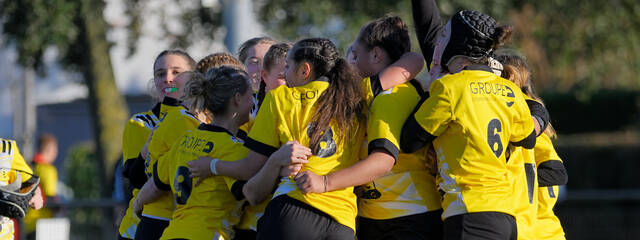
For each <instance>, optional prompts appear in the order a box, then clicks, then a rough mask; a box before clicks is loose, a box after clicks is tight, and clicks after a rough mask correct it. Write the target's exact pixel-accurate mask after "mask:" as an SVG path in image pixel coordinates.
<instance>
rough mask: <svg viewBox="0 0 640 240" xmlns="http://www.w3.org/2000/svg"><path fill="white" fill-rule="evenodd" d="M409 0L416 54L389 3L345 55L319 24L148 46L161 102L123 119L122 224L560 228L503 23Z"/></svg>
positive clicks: (312, 229)
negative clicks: (236, 44) (309, 30)
mask: <svg viewBox="0 0 640 240" xmlns="http://www.w3.org/2000/svg"><path fill="white" fill-rule="evenodd" d="M412 8H413V9H412V11H413V18H414V24H415V31H416V35H417V36H418V42H419V45H420V48H421V50H422V54H418V53H412V52H410V46H411V44H410V37H409V32H408V28H407V26H406V24H405V23H404V22H403V20H402V19H400V18H399V17H395V16H387V17H383V18H380V19H376V20H373V21H371V22H369V23H368V24H366V25H365V26H363V27H362V28H361V30H360V33H359V35H358V36H357V37H356V38H355V40H354V41H353V43H352V45H351V46H350V47H349V49H348V51H347V53H346V54H345V56H344V57H343V56H341V54H340V53H339V51H338V49H337V48H336V46H335V45H334V44H333V43H332V42H331V41H330V40H328V39H325V38H307V39H302V40H299V41H297V42H296V43H295V44H290V43H286V42H285V43H278V42H276V41H274V40H272V39H270V38H267V37H261V38H254V39H251V40H249V41H247V42H245V43H244V44H243V45H242V46H241V47H240V49H239V51H238V58H237V59H236V58H235V57H234V56H232V55H230V54H228V53H214V54H211V55H209V56H207V57H205V58H203V59H202V60H200V61H199V62H197V63H196V62H195V61H194V60H193V59H192V58H191V57H190V56H189V54H187V53H186V52H184V51H181V50H165V51H163V52H162V53H160V54H159V55H158V57H157V58H156V59H155V61H154V63H153V72H154V79H153V82H154V84H155V89H156V90H157V91H155V92H157V94H158V95H159V96H158V103H157V104H156V105H155V106H154V107H153V108H152V109H150V110H149V111H147V112H142V113H137V114H135V115H133V116H132V117H131V119H130V120H129V122H128V123H127V125H126V128H125V131H124V136H123V157H124V160H125V161H124V165H125V171H124V175H125V177H126V178H128V179H129V181H130V183H131V184H132V185H133V186H134V190H133V199H132V200H131V202H130V205H129V207H128V210H127V212H126V214H125V216H124V217H123V220H122V223H121V225H120V229H119V236H120V238H121V239H355V238H357V239H564V232H563V230H562V227H561V226H560V222H559V221H558V218H557V217H556V216H555V215H554V213H553V209H552V208H553V206H554V204H555V201H556V199H557V196H558V185H562V184H565V183H566V181H567V176H566V171H565V169H564V166H563V163H562V161H561V160H560V158H559V157H558V155H557V154H556V153H555V150H554V148H553V146H552V144H551V140H550V139H551V138H552V137H554V136H555V133H554V131H553V129H552V127H551V126H550V124H549V115H548V112H547V111H546V109H545V108H544V106H543V104H542V103H541V101H540V99H539V98H538V97H536V95H535V94H534V91H533V89H532V83H531V73H530V71H529V69H528V67H527V65H526V63H525V61H524V59H523V58H522V57H520V56H519V55H517V54H514V53H513V51H511V52H509V51H499V49H500V48H501V47H502V46H503V44H504V43H505V41H507V40H508V39H509V36H510V34H511V31H512V28H511V27H509V26H501V25H498V24H497V22H496V21H495V20H494V19H493V18H491V17H490V16H488V15H486V14H484V13H481V12H477V11H467V10H465V11H460V12H457V13H456V14H455V15H453V17H452V18H451V19H450V20H449V21H448V22H447V23H446V25H442V22H441V19H440V15H439V12H438V9H437V6H436V4H435V1H434V0H412ZM425 61H426V65H427V66H428V71H429V74H430V76H431V78H430V79H431V80H430V81H429V82H423V83H420V82H419V81H416V80H415V79H414V77H415V76H416V75H417V74H418V73H419V72H420V71H422V69H423V67H424V65H425ZM425 90H426V91H425Z"/></svg>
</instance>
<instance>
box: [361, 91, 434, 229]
mask: <svg viewBox="0 0 640 240" xmlns="http://www.w3.org/2000/svg"><path fill="white" fill-rule="evenodd" d="M425 95H426V93H424V91H423V90H422V87H421V86H420V83H418V82H417V81H416V80H411V81H410V82H409V83H405V84H400V85H397V86H395V87H393V88H391V89H389V90H386V91H383V92H381V93H379V94H378V95H377V96H376V97H375V100H373V102H372V103H371V106H370V108H369V119H368V122H367V140H368V152H369V153H371V151H373V150H374V149H376V148H378V149H385V150H386V151H387V152H389V153H390V154H391V155H392V156H393V157H394V158H395V159H396V164H395V165H394V167H393V168H392V169H391V171H390V172H389V173H387V174H385V175H384V176H382V177H379V178H377V179H376V180H375V181H374V182H372V183H369V184H367V185H365V186H364V189H365V191H366V190H370V189H377V190H378V191H379V192H380V193H381V196H380V198H377V199H365V198H360V199H359V203H358V216H361V217H365V218H370V219H378V220H382V219H391V218H397V217H402V216H408V215H413V214H419V213H424V212H428V211H434V210H438V209H441V208H442V207H441V205H440V194H439V193H438V191H437V188H436V184H435V176H433V175H431V174H429V172H428V171H427V169H426V165H425V160H426V150H427V148H426V147H425V148H422V149H421V150H419V151H417V152H415V153H402V152H400V150H399V149H400V147H399V140H400V132H401V130H402V125H403V124H404V121H405V120H406V119H407V118H408V117H409V115H410V114H411V112H412V111H413V110H414V108H415V106H416V105H417V104H418V103H419V101H420V99H421V98H422V97H425Z"/></svg>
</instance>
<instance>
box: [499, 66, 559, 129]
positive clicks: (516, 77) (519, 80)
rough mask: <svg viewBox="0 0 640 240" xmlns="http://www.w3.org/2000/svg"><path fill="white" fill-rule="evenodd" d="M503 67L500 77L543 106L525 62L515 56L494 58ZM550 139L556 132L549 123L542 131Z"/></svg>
mask: <svg viewBox="0 0 640 240" xmlns="http://www.w3.org/2000/svg"><path fill="white" fill-rule="evenodd" d="M496 59H497V60H498V61H500V62H501V63H502V65H503V71H502V77H503V78H506V79H508V80H509V81H512V82H513V83H515V84H516V86H518V87H519V88H520V89H521V90H522V92H523V93H524V94H527V96H529V97H530V98H532V99H534V100H536V101H538V102H540V103H541V104H542V105H543V106H544V102H543V101H542V98H540V97H539V96H538V95H537V94H536V93H535V91H534V89H533V82H532V80H531V70H530V68H529V65H527V62H526V60H525V59H524V58H523V57H521V56H520V55H517V54H503V55H498V56H497V57H496ZM544 133H545V134H547V136H549V137H550V138H556V137H557V134H556V130H555V129H554V128H553V126H552V125H551V123H549V126H548V127H547V129H545V131H544Z"/></svg>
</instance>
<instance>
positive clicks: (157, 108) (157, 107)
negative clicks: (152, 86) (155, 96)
mask: <svg viewBox="0 0 640 240" xmlns="http://www.w3.org/2000/svg"><path fill="white" fill-rule="evenodd" d="M160 105H162V104H160V103H156V105H155V106H153V108H152V109H151V112H152V113H153V115H155V116H156V117H160Z"/></svg>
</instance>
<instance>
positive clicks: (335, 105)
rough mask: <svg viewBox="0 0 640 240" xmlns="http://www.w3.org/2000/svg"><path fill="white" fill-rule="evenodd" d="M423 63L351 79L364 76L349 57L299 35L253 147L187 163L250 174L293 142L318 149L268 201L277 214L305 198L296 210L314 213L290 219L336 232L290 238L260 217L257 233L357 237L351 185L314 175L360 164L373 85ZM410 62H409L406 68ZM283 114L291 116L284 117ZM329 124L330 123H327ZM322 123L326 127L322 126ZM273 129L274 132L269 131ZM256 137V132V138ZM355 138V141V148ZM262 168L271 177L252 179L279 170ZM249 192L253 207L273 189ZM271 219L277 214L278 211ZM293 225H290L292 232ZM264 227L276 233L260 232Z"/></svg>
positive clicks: (393, 80) (205, 170) (195, 170)
mask: <svg viewBox="0 0 640 240" xmlns="http://www.w3.org/2000/svg"><path fill="white" fill-rule="evenodd" d="M421 61H422V56H420V55H416V54H405V55H403V57H401V59H400V60H398V61H397V62H396V63H394V64H392V65H390V66H389V67H387V69H386V70H385V71H384V73H383V74H381V77H380V79H374V80H371V79H369V78H366V79H360V80H357V81H356V82H355V83H354V82H353V78H354V77H355V78H356V79H359V76H357V74H356V73H355V72H354V71H353V70H352V69H351V68H350V66H349V65H348V64H347V63H346V61H344V59H342V58H339V56H338V55H337V50H336V48H335V46H334V45H333V43H331V41H329V40H327V39H321V38H313V39H305V40H301V41H299V42H298V43H297V44H296V45H294V47H293V48H292V49H291V50H290V51H289V53H288V54H287V70H286V74H285V78H286V80H287V85H288V86H289V88H285V87H280V88H276V89H274V90H272V91H270V92H269V93H268V94H267V97H266V98H265V101H264V103H263V104H265V105H263V107H267V110H261V111H260V114H259V115H258V117H257V118H256V123H255V124H256V125H254V128H252V130H251V132H250V135H249V139H248V140H247V142H246V143H245V146H247V147H248V148H249V149H251V150H252V151H250V152H249V155H248V156H247V158H245V159H243V160H240V161H236V162H222V161H218V160H215V159H214V160H213V161H212V160H211V159H210V158H209V159H207V158H200V159H198V160H197V161H192V162H190V163H189V166H190V168H189V169H190V171H191V173H192V175H193V176H196V177H207V176H210V175H211V174H214V175H218V174H219V175H225V176H231V177H233V178H236V179H249V178H251V176H253V175H254V174H255V173H256V172H258V170H260V168H261V167H262V166H263V165H264V164H265V161H266V160H267V157H268V156H270V155H271V153H272V152H273V151H275V150H276V149H277V147H280V146H282V145H283V144H284V143H285V142H287V141H292V140H296V141H299V142H300V143H302V145H305V146H307V145H309V146H311V148H312V149H315V150H314V154H315V156H312V158H315V160H313V161H309V162H310V163H311V162H313V164H306V165H305V169H304V170H308V171H304V172H303V173H302V174H300V178H296V180H297V181H294V180H293V179H292V178H284V181H285V182H284V183H282V184H281V185H280V187H279V188H278V189H280V191H279V192H278V191H276V196H277V197H276V198H274V199H273V200H272V202H270V205H272V204H275V205H274V206H275V207H272V208H275V210H273V211H279V210H278V209H280V207H278V206H282V205H283V204H285V205H287V206H294V205H296V204H298V202H301V201H302V203H303V204H304V205H302V206H303V207H301V208H299V210H300V211H303V212H308V211H307V210H308V208H307V207H312V208H313V209H316V210H312V211H311V212H308V213H309V214H305V215H304V217H303V218H304V219H303V220H302V222H300V221H297V220H295V219H293V218H292V219H286V221H287V222H290V221H291V223H292V224H293V222H296V223H297V224H301V226H302V225H304V224H305V222H304V221H308V220H309V219H313V218H317V219H323V221H324V223H325V224H324V225H325V226H326V227H330V228H332V229H336V231H332V232H326V233H325V232H324V230H323V231H322V232H318V231H317V230H318V229H316V228H314V229H308V230H309V231H304V229H303V228H302V227H300V228H299V229H300V230H301V231H299V232H295V233H294V232H292V234H293V235H287V236H285V235H283V234H288V233H287V232H285V231H286V229H284V228H272V227H269V226H264V227H260V225H261V224H263V223H262V222H264V224H267V223H269V224H271V222H273V221H274V220H261V221H260V222H259V223H258V225H259V231H258V232H259V233H258V235H259V238H260V235H261V234H266V235H263V237H264V236H268V237H267V238H279V237H290V238H299V237H305V236H313V235H318V234H330V235H332V236H338V237H340V236H341V237H345V236H349V238H353V233H354V231H353V229H354V228H355V195H353V192H352V190H353V188H352V186H340V185H335V186H330V185H323V179H327V180H329V179H330V178H331V176H326V177H323V176H321V175H317V174H322V175H324V174H327V173H329V172H328V171H337V170H339V169H342V168H345V167H348V166H349V165H350V164H351V163H353V162H355V161H357V159H356V158H357V155H358V151H359V146H360V144H361V141H362V140H363V139H358V138H361V137H362V134H363V133H364V131H363V130H364V129H363V128H364V125H361V123H362V122H361V121H362V120H361V119H362V117H364V115H360V114H364V112H361V110H365V108H364V107H366V105H367V102H370V99H372V97H373V95H374V94H373V92H374V91H373V90H372V89H376V90H378V91H379V90H381V89H388V88H390V87H392V86H394V85H395V84H398V82H399V83H402V82H404V81H408V80H409V79H411V78H413V77H414V76H415V75H416V74H417V73H418V72H419V71H420V69H421V67H422V64H420V67H415V66H416V65H418V64H416V62H421ZM406 65H409V67H405V66H406ZM362 85H364V86H366V88H367V89H368V90H367V91H364V90H362ZM356 100H357V101H356ZM325 102H326V103H325ZM329 102H330V103H329ZM266 104H268V105H266ZM263 109H264V108H263ZM263 112H264V113H263ZM285 112H286V113H287V114H284V113H285ZM261 116H262V117H261ZM356 116H360V117H361V118H356ZM357 119H360V121H357ZM259 121H260V123H259ZM330 124H331V125H330ZM258 126H259V127H258ZM316 126H320V127H316ZM329 126H331V127H330V128H329ZM318 128H319V129H324V130H322V131H320V130H318ZM270 131H274V132H273V133H270ZM334 133H335V134H334ZM252 134H254V135H255V136H254V137H251V136H252ZM347 136H348V137H347ZM355 142H357V144H356V145H353V144H355ZM354 146H357V147H354ZM271 150H273V151H271ZM294 160H295V159H294ZM298 163H299V162H298ZM276 165H278V164H276ZM270 166H271V165H270ZM278 166H279V165H278ZM294 166H295V167H297V169H298V170H297V171H299V170H300V168H301V167H302V166H301V165H294ZM297 171H296V170H293V171H289V172H297ZM261 172H265V173H267V175H268V176H267V177H266V178H265V179H267V180H264V181H260V180H258V181H254V182H257V183H259V184H267V185H269V184H271V186H273V184H275V181H276V178H277V175H278V171H277V170H276V171H275V172H273V171H268V170H265V171H261ZM314 172H316V173H314ZM269 174H271V175H269ZM273 174H275V175H273ZM285 176H286V175H285ZM366 182H367V181H365V183H366ZM296 183H297V184H298V185H296ZM302 183H305V186H304V188H305V189H306V190H305V191H304V192H303V191H301V190H300V189H298V188H303V187H302V186H301V185H300V184H302ZM325 183H326V182H325ZM323 186H327V188H326V189H324V188H323ZM309 187H312V189H309ZM244 189H245V190H244V191H243V192H244V193H245V195H246V194H248V196H247V199H248V200H249V201H250V202H251V203H252V204H257V203H260V202H261V201H262V200H263V199H264V197H266V196H267V195H268V194H269V193H270V192H271V190H270V189H272V187H269V186H260V187H254V188H251V189H250V190H247V189H248V187H247V186H245V188H244ZM307 190H308V191H307ZM325 190H326V191H325ZM311 192H314V193H315V194H314V193H311ZM287 193H288V194H287ZM317 193H322V194H317ZM300 199H303V200H300ZM325 200H328V201H325ZM274 201H275V203H274ZM305 206H307V207H305ZM336 207H337V208H336ZM305 209H307V210H305ZM316 211H320V212H326V213H322V214H319V215H318V214H317V213H319V212H316ZM268 212H269V207H267V212H265V216H263V218H261V219H265V217H266V216H267V215H266V214H267V213H268ZM271 214H274V213H273V212H272V213H271ZM327 214H329V215H327ZM269 216H271V217H274V216H273V215H269ZM282 221H285V220H282ZM282 221H279V220H278V221H276V222H282ZM273 224H276V223H273ZM317 227H318V228H319V227H320V226H317ZM295 228H296V227H293V229H295ZM260 229H264V231H272V230H273V231H272V232H264V233H260V231H261V230H260ZM270 229H272V230H270ZM272 234H275V235H277V236H274V235H272ZM296 234H300V235H296ZM318 236H320V235H318Z"/></svg>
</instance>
